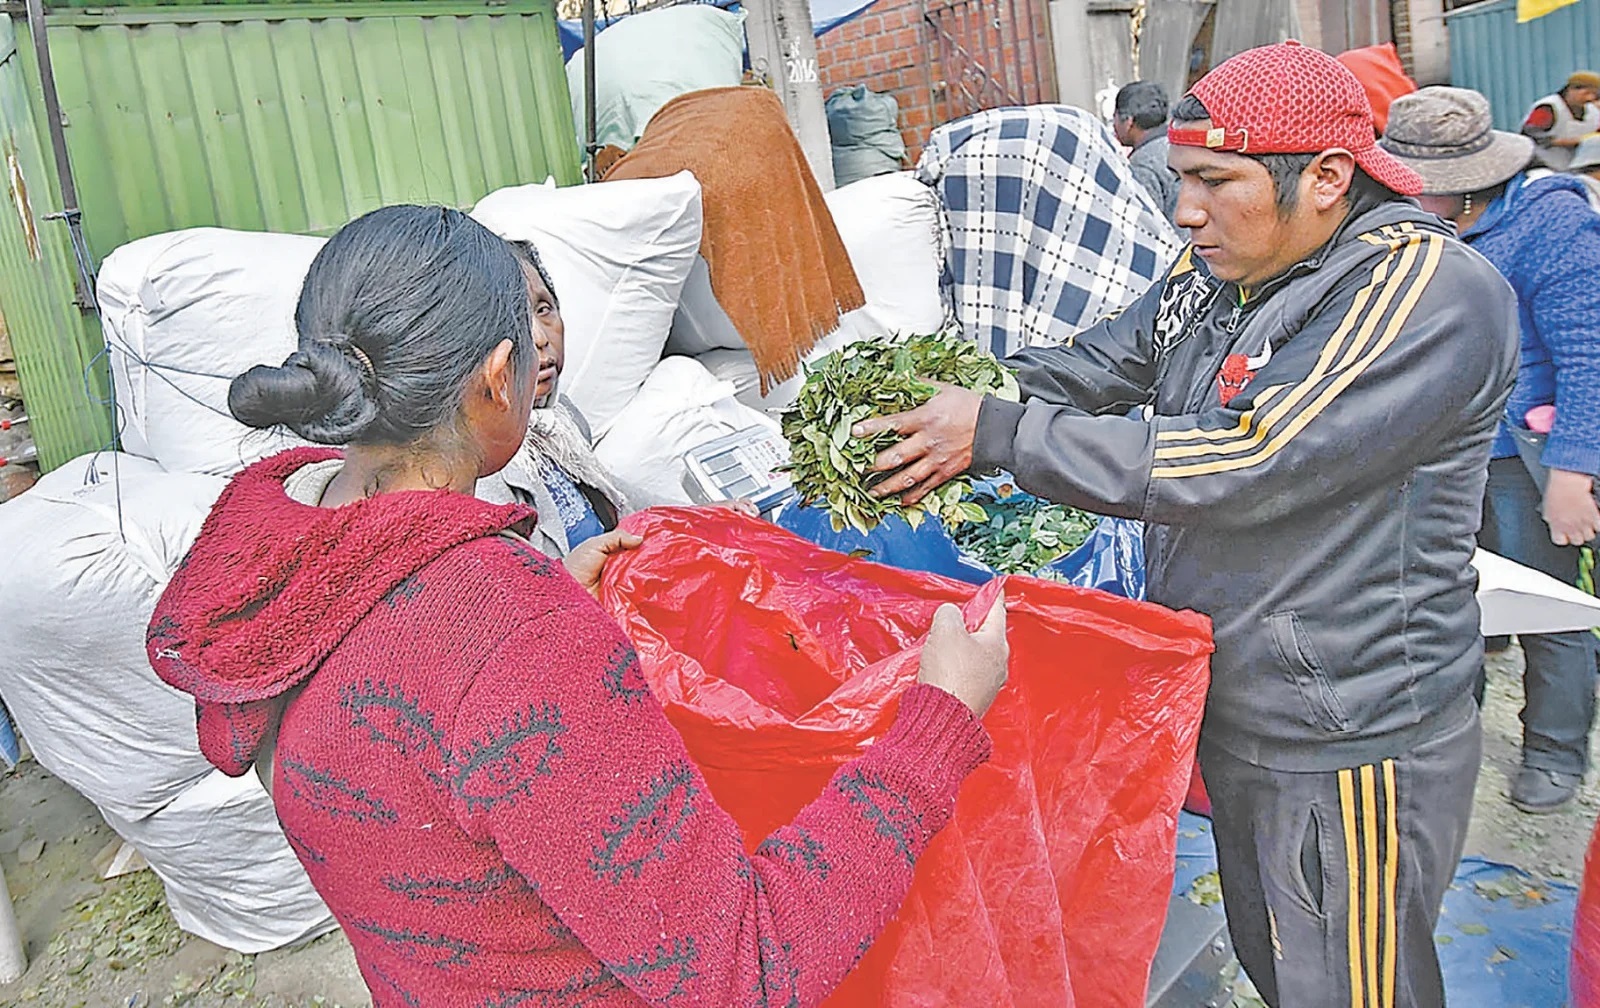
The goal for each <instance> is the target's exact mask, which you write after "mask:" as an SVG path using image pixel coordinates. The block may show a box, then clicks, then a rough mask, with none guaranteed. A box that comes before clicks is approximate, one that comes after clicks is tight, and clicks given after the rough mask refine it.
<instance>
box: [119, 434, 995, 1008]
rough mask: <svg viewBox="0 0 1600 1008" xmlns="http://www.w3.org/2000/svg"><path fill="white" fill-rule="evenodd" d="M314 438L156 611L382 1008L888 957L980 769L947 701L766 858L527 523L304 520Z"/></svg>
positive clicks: (607, 997) (968, 721)
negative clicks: (256, 774) (750, 845)
mask: <svg viewBox="0 0 1600 1008" xmlns="http://www.w3.org/2000/svg"><path fill="white" fill-rule="evenodd" d="M336 454H337V453H334V452H330V451H327V450H322V449H297V450H294V451H289V452H285V453H283V454H281V455H277V456H274V457H272V458H270V459H267V460H265V461H263V462H260V463H257V464H256V465H254V466H251V467H250V468H249V469H246V470H245V471H244V472H243V473H241V474H240V475H239V476H238V477H237V478H236V479H235V480H234V481H233V482H232V483H230V485H229V486H228V488H227V489H226V490H225V491H224V493H223V494H222V497H221V498H220V499H219V500H218V502H217V505H216V507H215V509H214V510H213V511H212V513H211V515H210V517H209V518H208V519H207V521H206V523H205V525H204V527H203V528H202V530H201V533H200V536H199V538H198V540H197V541H196V542H195V545H194V547H193V549H192V550H191V551H190V553H189V555H188V556H187V557H186V558H185V560H184V562H183V564H182V565H181V566H180V568H179V570H178V572H177V573H176V574H175V575H174V577H173V580H172V582H171V584H170V585H169V586H168V588H167V591H166V593H165V594H164V595H163V596H162V598H161V601H160V604H159V605H158V606H157V607H156V610H155V614H154V617H153V618H152V621H151V625H150V631H149V653H150V658H151V662H152V664H153V665H154V667H155V669H156V671H157V673H158V674H159V675H160V676H161V677H162V678H163V679H164V680H166V681H167V682H168V683H170V684H172V685H173V686H175V687H177V688H179V689H182V690H185V691H187V692H189V693H191V694H193V695H194V697H195V699H196V703H197V708H198V711H199V732H200V744H201V747H202V749H203V750H204V752H205V754H206V756H207V757H208V758H209V759H210V760H211V761H212V762H213V763H214V764H216V765H217V766H218V767H220V768H221V769H222V770H224V771H225V772H227V773H230V774H235V775H237V774H242V773H244V772H246V771H247V770H249V768H250V767H251V765H252V762H253V760H254V759H255V756H256V754H257V751H258V749H259V748H260V745H261V741H262V734H263V731H264V730H265V729H266V728H267V727H268V726H269V725H270V724H272V723H273V722H274V721H277V722H279V725H280V727H279V733H278V737H277V743H276V750H275V771H274V787H273V794H274V801H275V802H276V805H277V809H278V816H279V818H280V820H281V821H282V823H283V827H284V832H285V834H286V835H287V836H288V838H289V842H290V843H291V845H292V846H293V848H294V850H295V852H296V853H297V854H298V855H299V857H300V860H301V862H302V863H303V864H304V865H305V867H306V870H307V872H308V873H309V874H310V876H311V880H312V882H313V884H315V886H316V888H317V891H318V892H320V893H321V894H322V896H323V898H324V899H325V900H326V901H327V903H328V906H329V908H330V909H331V910H332V911H333V913H334V915H335V916H336V917H337V918H338V920H339V922H340V923H341V924H342V925H343V927H344V930H345V932H346V934H347V935H348V936H349V938H350V942H351V944H352V945H353V947H354V949H355V954H356V960H357V962H358V963H359V964H360V967H361V972H362V976H363V977H364V978H365V980H366V982H367V985H368V986H369V987H370V988H371V990H372V994H373V999H374V1003H375V1004H376V1005H377V1006H379V1008H388V1006H406V1008H417V1006H447V1008H511V1006H528V1008H558V1006H559V1008H577V1006H580V1005H582V1006H620V1005H631V1006H637V1005H641V1004H647V1005H666V1006H675V1008H676V1006H689V1005H703V1006H707V1008H729V1006H742V1005H751V1006H772V1008H797V1006H801V1005H813V1004H816V1003H818V1002H819V1001H821V1000H822V999H823V998H824V997H825V996H826V995H827V994H828V993H829V992H830V991H831V990H832V989H833V988H834V987H835V986H836V985H837V984H838V983H839V981H840V980H841V979H842V978H843V977H844V976H845V974H846V973H847V972H848V971H849V970H850V969H851V967H852V966H853V965H854V964H855V963H856V961H857V960H858V959H859V958H860V956H861V954H862V953H863V952H864V951H865V950H866V949H867V948H868V947H869V946H870V944H871V943H872V941H873V939H874V938H875V937H876V936H877V935H878V933H879V931H880V930H881V929H882V928H883V926H884V924H885V923H886V922H887V921H888V919H889V917H890V916H891V915H892V914H893V913H894V911H895V910H896V909H897V908H898V906H899V904H900V902H901V901H902V899H903V898H904V897H905V894H906V892H907V890H908V888H909V887H910V884H911V873H912V867H913V865H914V863H915V861H916V858H917V856H918V854H920V853H921V851H922V850H923V848H924V847H925V846H926V844H927V842H928V840H929V839H930V838H931V837H932V836H933V835H934V834H935V833H936V832H937V831H938V830H939V829H940V828H941V827H942V826H943V825H944V823H945V822H946V820H947V819H948V818H949V816H950V814H951V811H952V809H953V807H954V804H955V798H956V790H957V788H958V786H959V785H960V783H961V781H962V780H963V779H964V777H965V776H966V775H967V773H969V772H970V771H971V770H972V769H973V768H974V767H976V766H977V765H978V764H979V763H981V762H982V761H983V760H984V759H986V758H987V755H988V752H989V740H988V736H987V734H986V733H985V732H984V730H983V727H982V726H981V725H980V724H979V723H978V721H977V720H976V719H975V718H974V717H973V716H972V715H971V713H970V712H969V711H968V710H967V708H966V707H965V706H963V705H962V704H961V703H960V701H958V700H956V699H955V698H954V697H952V696H950V695H949V694H948V693H945V692H943V691H941V690H938V689H936V688H934V687H930V686H917V687H914V688H913V689H911V690H910V691H909V692H907V693H906V694H905V696H904V698H903V700H902V702H901V706H900V714H899V718H898V720H897V721H896V722H895V725H894V727H893V728H892V729H891V730H890V731H889V732H888V733H887V735H886V736H885V737H884V738H883V739H881V740H880V741H879V742H878V743H877V744H875V745H873V746H872V747H871V748H870V749H869V750H868V751H867V753H866V754H865V755H863V756H862V757H861V758H860V759H858V760H856V761H855V762H853V763H850V764H847V765H845V766H844V767H842V768H841V769H840V770H839V772H838V773H837V774H836V775H835V776H834V778H833V780H832V782H831V783H830V784H829V785H828V786H827V787H826V788H825V789H824V790H823V792H822V793H821V795H819V796H818V797H817V799H816V800H815V801H814V802H812V803H811V804H810V805H809V806H807V807H806V808H805V809H804V810H803V811H801V813H800V814H799V815H798V816H797V817H796V818H795V820H794V822H793V823H792V824H790V825H788V826H785V827H783V828H782V829H779V830H777V831H776V832H774V833H773V834H772V835H771V836H769V837H768V838H767V839H766V840H765V841H764V842H763V843H762V844H761V845H760V846H759V847H758V848H757V849H756V850H755V851H754V852H753V853H748V854H747V852H746V851H745V848H744V847H743V845H742V843H741V840H740V834H739V830H738V828H737V827H736V826H735V824H734V822H733V820H732V819H730V818H729V816H728V815H727V814H725V813H724V812H723V811H722V810H721V809H720V808H718V806H717V805H716V804H715V802H714V801H713V800H712V798H711V795H710V793H709V792H708V791H707V789H706V784H705V782H704V780H703V779H702V777H701V775H700V773H699V771H698V770H697V769H696V768H695V766H694V764H693V763H692V762H690V760H689V757H688V754H687V752H686V751H685V749H684V745H683V742H682V740H681V739H680V738H679V736H678V735H677V733H676V732H675V731H674V729H673V728H672V727H671V725H670V724H668V722H667V720H666V717H665V715H664V714H663V712H662V710H661V708H660V705H659V704H658V703H657V702H656V701H655V699H654V698H653V697H652V696H651V694H650V692H649V690H648V688H647V686H646V684H645V682H644V679H643V677H642V676H641V674H640V671H639V668H638V665H637V662H636V660H635V657H634V654H633V651H632V649H631V648H630V647H629V645H628V642H627V640H626V639H625V638H624V636H623V635H622V633H621V631H620V630H619V629H618V627H617V626H616V624H615V623H614V622H613V621H612V620H611V619H610V618H609V617H608V616H607V615H606V613H605V612H604V611H603V610H602V609H601V608H600V606H599V605H598V603H596V602H595V601H594V600H593V599H592V598H590V597H589V595H588V594H587V593H585V592H584V591H583V589H582V588H581V587H579V586H578V585H577V584H576V583H575V582H574V581H573V580H572V579H571V578H570V577H569V576H568V575H567V574H566V572H565V570H564V569H563V568H562V566H561V565H560V564H559V563H558V562H555V561H552V560H551V559H549V558H548V557H546V556H544V555H543V554H541V553H538V552H537V551H535V550H534V549H533V548H532V547H530V546H528V545H526V544H525V543H522V542H520V541H519V540H517V539H516V538H514V537H513V536H509V535H506V534H505V533H507V532H511V531H514V529H515V528H516V527H517V525H518V523H519V522H523V521H525V520H527V518H528V517H529V511H528V509H526V508H520V507H515V506H512V507H500V506H493V505H489V504H485V503H483V502H481V501H478V500H475V499H473V498H471V497H468V496H465V495H462V494H457V493H452V492H449V491H434V492H407V493H394V494H385V495H380V496H378V497H374V498H372V499H370V500H366V501H362V502H359V503H356V504H351V505H348V506H346V507H341V508H318V507H310V506H307V505H303V504H300V503H297V502H295V501H294V500H292V499H291V498H290V497H289V496H288V495H287V494H285V493H284V489H283V480H284V478H285V477H287V476H288V475H289V474H290V473H293V472H294V471H296V470H297V469H299V468H300V467H301V466H303V465H306V464H308V463H310V462H314V461H320V460H322V459H326V458H330V457H335V456H336Z"/></svg>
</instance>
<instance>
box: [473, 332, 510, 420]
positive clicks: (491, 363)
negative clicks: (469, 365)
mask: <svg viewBox="0 0 1600 1008" xmlns="http://www.w3.org/2000/svg"><path fill="white" fill-rule="evenodd" d="M514 349H515V348H514V347H513V346H512V344H511V341H510V340H508V339H505V340H501V341H500V342H499V343H498V344H496V346H495V348H494V349H493V350H491V351H489V356H488V357H486V358H484V361H483V368H482V369H481V370H480V372H479V375H480V377H481V378H482V379H483V394H484V396H485V398H487V399H490V400H492V401H493V402H494V404H495V405H496V406H498V407H500V408H501V409H510V408H511V407H512V406H513V405H515V404H516V401H517V369H516V365H515V362H514V361H513V360H512V351H513V350H514Z"/></svg>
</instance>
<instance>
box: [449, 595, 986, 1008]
mask: <svg viewBox="0 0 1600 1008" xmlns="http://www.w3.org/2000/svg"><path fill="white" fill-rule="evenodd" d="M542 580H543V581H544V582H546V583H545V585H544V586H543V587H544V588H545V589H546V590H547V591H548V592H549V593H550V596H551V597H550V598H549V599H548V600H546V601H544V602H542V603H540V604H539V608H538V609H535V610H533V611H543V612H545V613H546V615H543V616H540V617H536V618H534V619H531V620H529V621H528V622H527V623H525V624H523V626H522V627H521V628H520V630H519V631H518V632H516V633H514V634H513V635H512V636H511V637H509V638H508V639H507V640H505V641H504V643H503V644H502V646H501V647H500V648H499V649H498V651H497V652H496V654H495V655H494V657H493V658H492V659H491V660H490V662H489V663H488V664H487V665H486V666H485V667H484V668H483V669H482V670H481V671H480V672H479V673H478V674H477V676H476V678H475V680H474V681H473V683H472V685H471V686H470V687H469V688H468V689H467V691H466V694H465V696H464V697H463V698H462V700H461V702H460V705H459V708H458V712H457V716H456V719H455V723H454V727H453V731H452V735H453V738H452V749H453V750H455V751H457V752H460V753H464V754H466V758H465V759H463V760H462V761H461V764H460V766H461V768H462V769H461V770H460V771H459V772H458V774H457V775H456V779H454V780H453V781H451V782H450V783H449V789H450V792H451V795H450V797H451V803H452V808H453V812H454V817H455V818H456V820H457V821H458V822H459V823H460V824H461V826H462V827H463V828H464V829H465V830H466V831H467V832H468V834H469V835H471V836H472V837H473V838H474V839H475V840H479V841H482V842H489V843H493V844H495V845H496V846H497V847H498V848H499V850H500V851H501V853H502V855H503V856H504V857H505V858H506V860H507V862H508V863H509V864H510V865H511V866H512V867H513V868H515V869H516V870H517V871H518V872H520V873H521V874H522V875H523V876H525V877H526V878H527V879H528V881H529V882H530V883H532V884H533V885H534V886H535V887H536V888H537V891H538V893H539V895H540V897H541V898H542V899H543V900H544V902H545V903H546V904H547V905H549V907H550V908H551V910H552V911H554V912H555V913H556V915H557V916H559V917H560V919H561V921H562V923H563V924H564V925H565V926H566V927H568V928H569V929H570V930H571V931H572V932H573V933H574V934H575V935H576V936H577V938H578V940H579V941H580V942H582V944H583V945H584V946H585V947H586V948H587V949H588V950H589V951H590V952H591V953H592V954H593V955H594V956H595V957H596V958H598V959H599V960H600V961H601V962H602V963H603V964H604V965H605V967H606V969H607V971H608V972H609V973H610V974H611V975H612V976H614V977H615V978H617V979H618V980H620V981H621V982H622V983H624V984H626V985H627V986H628V987H629V988H630V989H632V990H633V991H634V992H635V993H636V994H637V995H638V996H639V997H641V998H642V999H643V1000H644V1001H646V1002H647V1003H649V1004H652V1005H672V1006H674V1008H681V1006H685V1005H704V1006H707V1008H712V1006H715V1008H725V1006H727V1005H735V1004H738V1005H760V1006H767V1005H771V1006H773V1008H778V1006H795V1008H799V1006H805V1005H814V1004H817V1003H818V1002H819V1001H821V1000H822V999H823V998H824V997H826V996H827V995H828V994H829V993H830V992H831V991H832V990H833V988H834V987H835V986H837V984H838V983H839V982H840V981H841V980H842V979H843V978H844V976H845V975H846V973H848V972H849V970H850V969H851V968H852V967H853V966H854V965H855V963H856V962H857V961H858V960H859V958H860V956H861V954H862V953H863V952H865V950H866V949H867V948H868V947H869V946H870V945H871V943H872V941H873V939H874V938H875V937H876V936H877V935H878V933H879V932H880V931H881V929H882V928H883V927H884V925H885V924H886V923H887V922H888V920H889V918H890V917H891V916H892V915H893V913H894V912H895V911H896V910H897V909H898V908H899V905H900V903H901V901H902V900H903V899H904V898H905V895H906V893H907V891H908V889H909V888H910V885H911V877H912V868H913V865H914V864H915V862H916V859H917V857H918V855H919V854H920V853H921V852H922V850H923V849H924V847H925V846H926V845H927V843H928V841H929V840H930V839H931V838H932V837H933V835H934V834H935V833H937V832H938V831H939V829H940V828H941V827H942V826H943V825H944V824H945V822H946V821H947V820H948V819H949V817H950V815H951V812H952V810H953V807H954V804H955V798H956V791H957V788H958V787H959V785H960V784H961V782H962V780H963V779H964V778H965V777H966V775H967V774H968V773H969V772H971V770H973V769H974V768H975V767H976V766H978V765H979V764H980V763H981V762H983V760H985V759H986V758H987V756H988V752H989V739H988V735H987V733H986V732H985V731H984V729H983V727H982V725H981V724H980V723H979V722H978V721H977V719H976V718H974V717H973V715H972V714H971V712H970V711H969V710H968V709H967V708H966V707H965V706H964V705H963V704H962V703H961V702H960V701H959V700H957V699H955V698H954V697H953V696H951V695H950V694H948V693H945V692H943V691H941V690H939V689H937V688H935V687H931V686H923V685H918V686H914V687H912V689H910V690H909V691H907V692H906V694H905V695H904V697H903V698H902V700H901V704H900V711H899V715H898V719H897V720H896V722H895V724H894V726H893V727H892V729H891V730H890V731H889V732H887V733H886V735H885V736H884V737H883V738H882V739H880V740H879V741H878V742H877V743H876V744H874V745H873V746H872V747H871V748H870V749H869V750H868V751H867V752H866V753H865V754H864V755H863V756H861V757H860V758H859V759H857V760H855V761H854V762H852V763H849V764H846V765H845V766H843V767H841V768H840V770H839V771H838V772H837V773H836V774H835V775H834V776H833V778H832V780H831V781H830V782H829V783H828V784H827V786H826V787H824V788H823V790H822V793H821V795H820V796H818V797H817V798H816V800H814V801H813V802H812V803H811V804H810V805H808V806H807V807H806V808H804V809H803V810H802V811H801V812H800V813H799V814H798V815H797V816H796V817H795V819H794V821H793V822H792V823H791V824H789V825H788V826H784V827H782V828H780V829H778V830H777V831H775V832H774V833H772V834H771V835H770V836H769V837H767V838H766V840H765V842H763V843H762V844H761V845H760V847H759V848H757V850H756V852H755V854H753V855H746V853H745V849H744V845H743V842H742V840H741V836H740V833H739V829H738V827H737V826H736V825H735V823H734V821H733V819H732V818H731V817H730V816H728V815H727V813H725V812H724V811H723V810H722V809H721V808H720V807H718V805H717V803H716V801H715V799H714V798H713V797H712V795H711V793H710V792H709V791H708V790H707V786H706V782H705V780H704V778H703V777H702V776H701V774H700V771H699V770H698V769H697V768H696V766H695V765H694V763H693V762H692V761H691V760H690V758H689V754H688V752H687V750H686V748H685V746H684V743H683V740H682V738H681V737H680V736H679V735H678V733H677V732H676V730H675V729H674V728H673V727H672V725H671V724H670V723H669V722H668V721H667V719H666V715H665V713H664V712H663V710H662V709H661V706H660V704H659V703H658V702H657V701H656V700H655V699H654V697H653V696H652V695H651V694H650V691H649V688H648V686H647V685H646V683H645V681H644V678H643V676H642V674H641V672H640V669H639V665H638V662H637V659H636V657H635V655H634V652H633V650H632V648H631V647H630V646H629V645H628V642H627V640H626V639H625V638H624V636H623V635H622V633H621V631H620V630H619V629H618V627H617V626H616V624H615V623H614V622H613V621H612V620H611V619H610V618H609V617H608V616H607V615H606V614H605V613H604V611H603V610H602V609H601V608H600V607H599V605H598V604H597V603H595V602H594V601H593V600H591V599H590V598H589V597H588V596H587V595H585V594H584V593H583V592H582V590H581V589H580V588H578V587H577V586H576V585H575V584H573V583H572V582H571V580H570V579H568V578H566V577H565V576H564V575H552V576H550V577H547V578H544V579H542ZM473 754H477V755H473Z"/></svg>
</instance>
